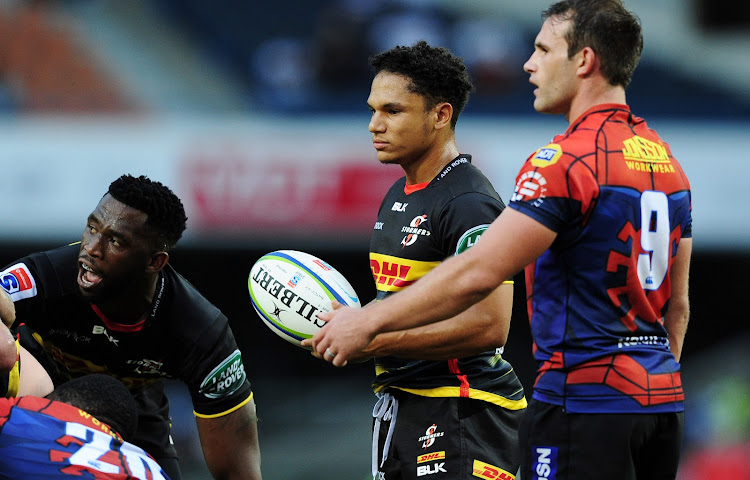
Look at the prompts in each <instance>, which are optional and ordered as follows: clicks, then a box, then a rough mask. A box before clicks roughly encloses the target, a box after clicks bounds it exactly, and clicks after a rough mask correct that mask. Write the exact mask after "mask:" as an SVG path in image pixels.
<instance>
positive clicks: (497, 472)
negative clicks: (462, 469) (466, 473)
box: [471, 460, 516, 480]
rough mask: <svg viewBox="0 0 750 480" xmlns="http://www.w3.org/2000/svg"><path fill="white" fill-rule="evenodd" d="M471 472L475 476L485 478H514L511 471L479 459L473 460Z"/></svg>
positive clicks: (505, 479)
mask: <svg viewBox="0 0 750 480" xmlns="http://www.w3.org/2000/svg"><path fill="white" fill-rule="evenodd" d="M471 473H472V474H473V475H474V476H475V477H479V478H486V479H487V480H514V479H515V478H516V476H515V475H513V474H512V473H510V472H506V471H505V470H503V469H502V468H500V467H496V466H494V465H490V464H489V463H484V462H482V461H481V460H474V465H473V466H472V469H471Z"/></svg>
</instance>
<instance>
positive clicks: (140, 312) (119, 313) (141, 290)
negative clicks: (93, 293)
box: [94, 275, 160, 325]
mask: <svg viewBox="0 0 750 480" xmlns="http://www.w3.org/2000/svg"><path fill="white" fill-rule="evenodd" d="M159 277H160V276H159V275H155V276H154V277H153V278H149V279H148V280H147V281H146V282H145V284H144V285H143V286H141V287H138V288H135V287H134V288H132V289H131V290H130V291H128V292H123V293H122V294H121V295H119V296H118V297H117V298H111V299H106V300H99V301H96V302H94V305H96V307H97V308H98V309H99V310H100V311H101V313H102V314H104V315H105V316H106V317H107V318H108V319H109V320H111V321H113V322H116V323H119V324H122V325H132V324H136V323H138V322H140V321H141V320H143V317H144V315H145V314H146V313H147V312H148V311H149V310H150V309H151V305H152V304H153V301H154V295H155V293H156V289H157V282H158V280H159Z"/></svg>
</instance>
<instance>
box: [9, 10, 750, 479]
mask: <svg viewBox="0 0 750 480" xmlns="http://www.w3.org/2000/svg"><path fill="white" fill-rule="evenodd" d="M547 3H548V2H547V0H526V1H524V2H518V1H504V0H500V1H498V0H472V1H470V2H456V1H448V0H281V1H279V2H259V1H250V2H247V1H240V0H225V1H224V2H209V1H207V0H181V1H178V0H150V1H147V0H130V1H127V2H122V1H116V0H59V1H54V0H49V1H23V0H2V1H0V42H2V45H1V46H0V171H1V172H2V174H0V192H2V198H3V200H2V202H0V245H2V248H0V265H4V264H6V263H9V262H10V261H12V260H14V259H16V258H18V257H20V256H22V255H23V254H25V253H28V252H31V251H34V250H38V249H45V248H50V247H54V246H57V245H60V244H63V243H66V242H69V241H74V240H77V239H78V238H79V236H80V231H81V228H82V227H83V222H84V219H85V218H86V216H87V215H88V213H89V212H90V210H91V209H92V208H93V206H94V205H95V204H96V202H97V201H98V200H99V198H100V197H101V195H102V194H103V193H104V192H105V190H106V188H107V185H108V184H109V182H111V181H112V180H113V179H115V178H116V177H117V176H119V175H121V174H122V173H131V174H134V175H139V174H145V175H148V176H150V177H151V178H153V179H156V180H160V181H162V182H164V183H166V184H167V185H169V186H171V187H172V188H173V189H174V190H175V191H176V192H177V193H178V194H179V195H180V196H181V198H182V199H183V201H184V202H185V205H186V207H187V209H188V216H189V217H190V220H189V227H188V233H187V234H186V237H185V238H184V240H183V241H182V243H181V245H180V246H179V247H178V248H176V249H175V251H174V252H173V255H172V262H173V264H174V265H175V266H176V268H177V269H178V270H179V271H180V272H181V273H183V274H184V275H185V276H186V277H187V278H188V279H189V280H191V281H192V282H193V283H194V284H195V285H196V286H197V287H198V288H199V289H201V290H202V291H203V292H204V293H205V294H206V295H207V296H208V298H209V299H211V300H212V301H213V302H214V303H215V304H217V305H218V306H219V307H220V308H222V309H223V310H224V312H225V313H226V314H227V315H228V316H229V318H230V321H231V322H232V326H233V328H234V331H235V334H236V335H237V337H238V341H239V344H240V347H241V349H242V351H243V355H244V358H245V362H246V366H247V372H248V375H249V377H250V379H251V381H252V382H253V385H254V390H255V393H256V402H257V405H258V411H259V417H260V437H261V438H260V439H261V451H262V455H263V471H264V478H265V479H266V480H296V479H306V480H315V479H358V480H359V479H365V478H368V475H369V473H368V472H369V468H370V458H369V453H370V433H369V428H370V420H369V417H370V412H371V407H372V403H373V398H374V397H373V395H372V393H371V391H370V390H369V382H370V378H371V374H372V371H371V365H370V364H360V365H354V366H350V367H347V368H345V369H340V370H337V369H334V368H333V367H329V366H328V365H325V364H322V363H321V362H318V361H317V360H315V359H314V358H312V357H311V356H309V354H308V353H307V352H305V351H302V350H301V349H296V348H294V347H292V346H291V345H289V344H287V343H286V342H284V341H283V340H281V339H279V338H278V337H276V336H275V335H274V334H273V333H271V332H270V331H269V330H267V329H266V328H265V327H264V326H262V323H261V322H260V320H259V319H258V318H257V317H256V315H255V313H254V312H253V311H252V307H251V305H250V302H249V299H248V295H247V289H246V280H247V273H248V272H249V270H250V267H251V265H252V264H253V263H254V261H255V260H256V259H257V258H259V257H260V256H261V255H262V254H264V253H266V252H268V251H270V250H276V249H281V248H293V249H299V250H304V251H307V252H310V253H313V254H316V255H318V256H320V257H322V258H324V259H325V260H327V261H328V262H329V263H331V264H332V265H333V266H335V267H336V268H338V269H340V270H341V271H342V272H343V273H344V274H345V275H346V276H347V277H348V278H349V279H350V281H351V282H352V284H353V285H354V286H355V288H356V289H357V291H358V292H359V294H360V297H361V298H362V299H363V301H364V302H367V301H369V300H370V299H372V297H373V295H374V289H373V286H372V280H371V277H370V274H369V269H368V265H369V263H368V259H367V245H368V235H369V230H370V229H371V226H372V223H373V221H374V218H375V213H376V210H377V207H378V204H379V201H380V199H381V197H382V195H383V194H384V192H385V190H386V189H387V187H388V186H389V185H390V183H391V182H392V181H393V180H394V179H395V178H397V177H398V176H400V169H398V167H383V166H380V165H379V164H378V163H377V161H376V159H375V156H374V154H373V152H372V151H371V146H370V142H369V138H370V135H369V133H368V132H367V122H368V119H369V111H368V109H367V106H366V104H365V101H366V98H367V94H368V92H369V85H370V73H369V71H368V64H367V57H368V55H370V54H372V53H376V52H378V51H381V50H383V49H386V48H390V47H391V46H393V45H395V44H411V43H413V42H414V41H416V40H418V39H421V38H424V39H426V40H428V41H429V42H431V43H433V44H441V45H444V46H447V47H449V48H451V49H452V50H453V51H454V52H456V53H457V54H459V55H461V56H463V57H464V59H465V60H466V62H467V64H468V65H469V67H470V69H471V72H472V75H473V78H474V80H475V83H476V85H477V92H476V93H475V94H474V96H473V97H472V100H471V101H470V103H469V107H468V108H467V110H466V112H465V114H464V116H463V117H462V120H461V122H460V123H459V125H458V129H457V137H458V143H459V147H460V148H461V149H462V151H465V152H468V153H472V154H474V158H475V163H476V164H477V165H478V166H480V167H481V168H482V169H483V170H484V171H485V172H486V173H487V174H488V176H489V177H490V178H491V180H492V181H493V182H494V183H495V186H496V188H497V190H498V192H500V194H501V195H502V196H503V197H504V198H505V199H507V198H509V194H510V192H511V191H512V186H513V182H514V177H515V173H516V171H517V170H518V168H519V167H520V165H521V163H522V162H523V161H524V160H525V158H526V156H527V155H528V154H529V153H530V152H531V151H533V150H534V149H535V148H537V147H538V146H541V145H543V144H545V143H547V141H548V139H549V138H550V137H551V136H553V135H554V134H556V133H558V132H560V131H563V130H564V129H565V127H566V125H565V123H564V120H563V119H562V118H553V117H542V116H539V115H538V114H535V112H534V111H533V109H532V94H531V88H530V86H529V84H528V83H527V76H526V75H525V74H524V72H523V71H522V68H521V66H522V64H523V62H524V61H525V60H526V58H527V57H528V55H529V54H530V53H531V50H532V45H533V38H534V36H535V35H536V32H537V29H538V27H539V25H540V17H539V12H540V10H541V9H542V8H544V7H545V6H546V5H547ZM626 4H627V5H628V6H629V7H631V8H632V9H634V10H635V11H636V12H638V14H639V16H640V17H641V19H642V21H643V26H644V33H645V39H646V46H645V51H644V58H643V60H642V62H641V64H640V66H639V67H638V69H637V70H636V72H635V77H634V79H633V83H632V85H631V87H630V89H629V95H628V100H629V103H630V104H631V106H632V108H633V110H634V112H635V113H636V114H638V115H642V116H644V117H646V118H647V119H648V121H649V124H650V125H651V126H653V127H654V128H656V129H657V130H659V131H660V132H661V133H662V135H663V137H664V138H665V139H667V141H669V143H670V144H671V146H672V150H673V153H674V154H675V155H676V156H677V158H678V159H680V160H681V162H682V163H683V166H684V168H685V170H686V172H687V174H688V175H689V176H690V179H691V182H692V186H693V198H694V219H695V229H694V238H695V253H694V261H693V272H692V276H691V290H692V304H693V305H692V311H693V315H692V323H691V325H690V329H689V331H688V335H687V339H686V345H685V354H684V362H683V363H684V374H683V375H684V381H685V383H686V391H687V398H688V400H687V412H686V422H687V431H686V438H685V454H684V457H683V466H682V468H681V471H680V477H679V478H680V479H681V480H692V479H698V478H705V477H706V476H711V477H712V478H721V479H724V478H733V479H740V478H743V479H748V478H750V467H748V463H747V461H746V459H747V458H748V456H750V368H748V367H750V360H748V357H747V353H746V352H747V348H748V345H750V327H749V325H750V322H748V320H749V318H748V313H747V309H746V308H745V307H743V306H742V303H741V302H740V300H741V299H742V298H743V297H744V295H747V292H748V290H749V289H750V280H748V275H747V273H746V272H747V270H745V269H747V268H750V213H748V212H749V211H750V209H749V208H748V207H750V202H748V200H747V196H746V195H744V193H743V192H744V191H745V189H746V188H747V186H746V179H747V178H748V175H750V166H748V163H747V160H746V159H745V155H746V154H747V152H750V6H748V5H747V4H738V3H736V2H715V1H710V0H684V1H680V0H661V1H659V2H653V1H648V0H630V1H626ZM730 5H731V6H730ZM522 280H523V279H522V277H519V278H517V282H516V286H517V289H516V292H517V295H516V307H515V308H514V324H513V325H514V326H513V328H512V329H511V338H510V341H509V344H508V347H507V349H506V351H507V358H508V359H509V360H510V361H511V362H512V363H513V364H514V365H515V367H516V369H517V371H518V373H519V375H520V376H521V379H522V381H523V382H524V384H525V385H526V386H527V387H530V386H531V382H533V371H534V364H533V362H532V359H531V353H530V339H529V337H528V324H527V317H526V313H525V310H524V306H523V294H524V292H523V281H522ZM170 396H171V397H172V401H173V408H172V412H173V416H174V420H175V440H176V442H177V443H178V447H179V449H180V453H181V457H182V465H183V469H184V477H185V478H186V479H188V480H189V479H204V478H209V474H208V471H207V470H206V468H205V465H204V464H203V460H202V455H201V453H200V446H199V444H198V441H197V434H196V431H195V425H194V420H193V417H192V414H191V408H190V404H189V399H188V398H187V397H186V395H185V392H184V390H183V388H182V387H181V386H180V385H179V384H170Z"/></svg>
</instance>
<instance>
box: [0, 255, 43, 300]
mask: <svg viewBox="0 0 750 480" xmlns="http://www.w3.org/2000/svg"><path fill="white" fill-rule="evenodd" d="M0 285H1V286H2V287H3V289H5V291H6V292H8V294H9V295H10V298H12V299H13V301H14V302H16V301H18V300H23V299H24V298H31V297H34V296H36V281H35V280H34V277H32V276H31V272H30V271H29V267H27V266H26V265H24V264H23V263H17V264H15V265H13V266H12V267H10V268H8V269H7V270H4V271H2V272H0Z"/></svg>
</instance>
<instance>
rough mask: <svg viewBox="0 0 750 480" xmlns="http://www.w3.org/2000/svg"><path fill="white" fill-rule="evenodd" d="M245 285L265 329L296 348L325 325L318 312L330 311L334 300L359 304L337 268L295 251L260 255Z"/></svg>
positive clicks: (352, 305)
mask: <svg viewBox="0 0 750 480" xmlns="http://www.w3.org/2000/svg"><path fill="white" fill-rule="evenodd" d="M247 288H248V290H249V291H250V299H251V301H252V303H253V307H254V308H255V311H256V312H258V315H259V316H260V318H261V319H262V320H263V322H264V323H265V324H266V325H267V326H268V328H270V329H271V331H273V332H274V333H275V334H277V335H278V336H280V337H281V338H283V339H284V340H286V341H288V342H290V343H293V344H294V345H297V346H298V347H302V345H300V343H301V342H302V340H304V339H305V338H310V337H312V336H313V335H314V334H315V332H317V331H318V330H319V329H320V327H322V326H323V325H324V324H325V323H324V322H322V321H320V320H319V319H318V317H317V315H318V314H319V313H321V312H330V311H331V310H332V309H333V306H332V301H333V300H336V301H338V302H339V303H340V304H342V305H346V306H350V307H361V304H360V302H359V297H358V296H357V293H356V292H355V291H354V288H352V286H351V285H350V284H349V282H348V281H347V280H346V278H344V276H343V275H341V273H340V272H339V271H338V270H336V269H335V268H333V267H332V266H330V265H329V264H328V263H326V262H324V261H323V260H321V259H319V258H317V257H315V256H313V255H310V254H309V253H305V252H299V251H296V250H277V251H275V252H271V253H268V254H266V255H263V256H262V257H260V258H259V259H258V261H257V262H255V264H254V265H253V267H252V268H251V269H250V275H249V276H248V278H247ZM303 348H304V347H303Z"/></svg>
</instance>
